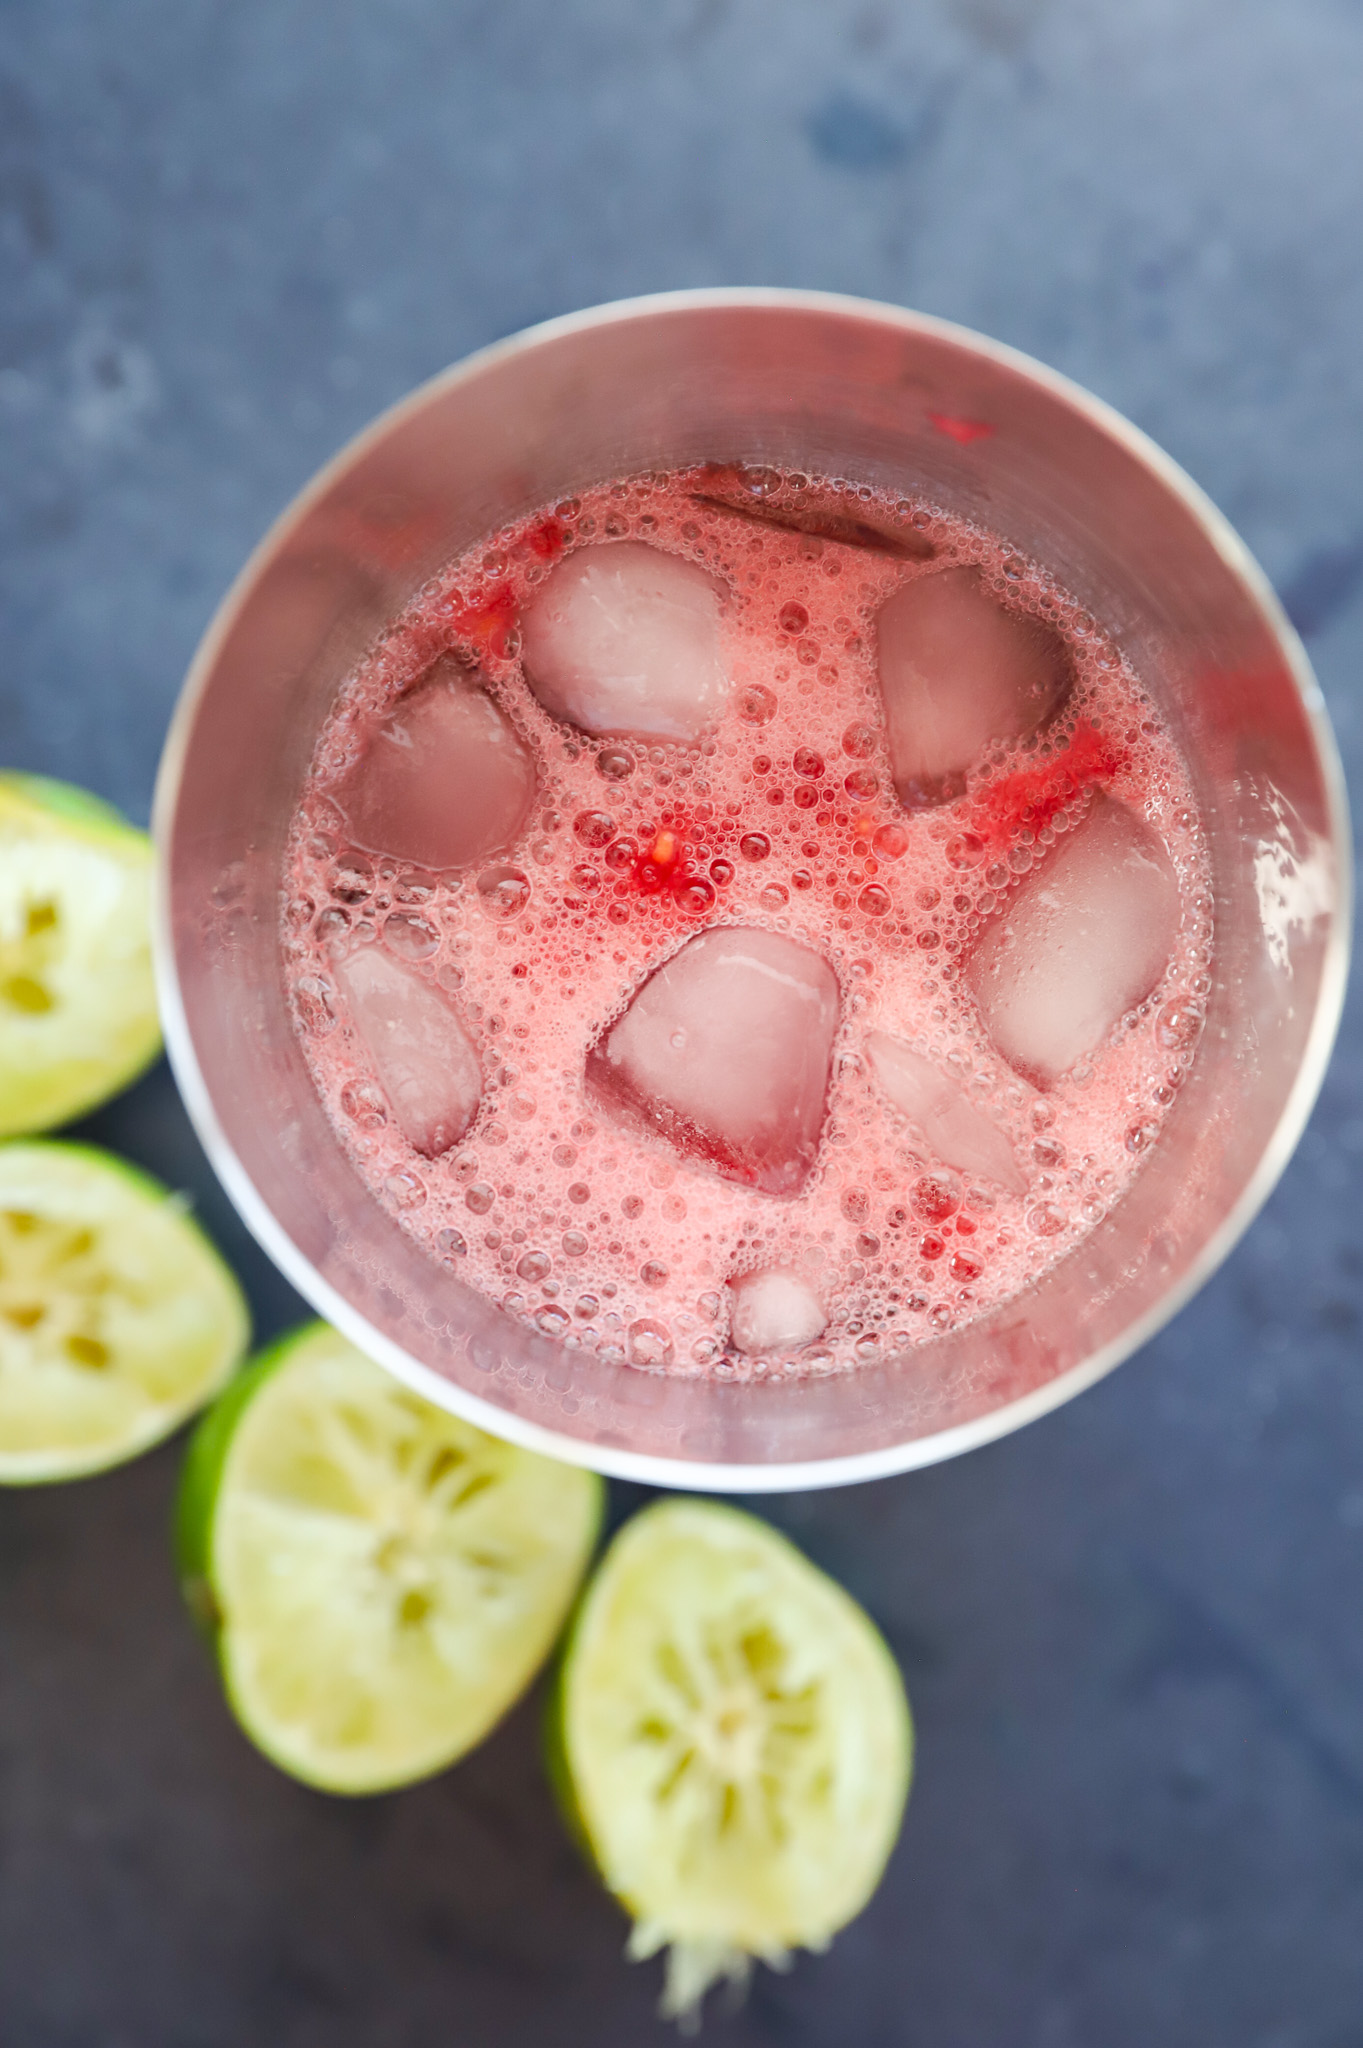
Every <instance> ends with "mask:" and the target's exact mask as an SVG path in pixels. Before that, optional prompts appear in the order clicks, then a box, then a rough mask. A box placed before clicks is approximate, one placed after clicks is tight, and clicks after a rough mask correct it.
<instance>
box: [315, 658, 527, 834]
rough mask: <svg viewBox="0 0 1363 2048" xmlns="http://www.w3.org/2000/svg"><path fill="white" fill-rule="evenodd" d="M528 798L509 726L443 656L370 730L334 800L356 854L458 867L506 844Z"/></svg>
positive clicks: (517, 742)
mask: <svg viewBox="0 0 1363 2048" xmlns="http://www.w3.org/2000/svg"><path fill="white" fill-rule="evenodd" d="M534 794H535V770H534V765H533V763H532V762H531V759H530V756H529V754H528V753H527V751H526V749H525V747H524V745H523V744H522V741H521V739H520V736H519V735H518V733H517V732H516V730H515V727H514V726H512V725H511V724H510V722H509V721H508V720H507V719H506V718H505V717H503V715H502V713H501V711H500V710H499V709H498V708H497V706H496V705H495V704H494V703H493V701H492V699H491V698H490V697H489V696H488V695H487V693H486V691H484V690H481V689H480V688H479V687H478V685H477V682H476V681H475V680H474V679H473V678H472V677H470V676H469V675H467V674H466V673H465V672H464V671H463V670H462V669H460V668H459V667H458V665H457V664H456V663H455V662H454V661H452V660H449V659H447V658H445V659H442V660H440V661H438V662H437V663H436V665H435V667H434V668H433V669H432V670H431V672H430V674H429V675H428V676H427V677H426V678H425V680H424V681H423V682H421V683H420V684H418V686H417V688H416V689H415V690H413V691H412V692H411V693H410V694H409V695H408V696H406V697H404V698H402V699H401V701H400V702H399V703H398V704H397V705H396V707H395V708H394V711H393V714H392V716H391V717H390V718H389V719H387V721H386V722H385V723H384V724H383V725H381V726H380V727H379V729H378V731H377V732H376V733H375V735H374V737H373V739H372V740H371V741H370V743H369V745H368V747H366V749H365V751H364V753H363V755H362V756H361V758H360V760H359V761H358V762H357V764H356V765H355V767H354V768H352V769H351V771H350V773H349V774H348V775H347V777H346V779H345V781H344V783H343V784H342V785H341V787H340V788H339V789H338V790H337V792H336V801H337V803H338V804H339V805H340V807H341V809H342V811H343V812H344V814H345V817H346V822H347V825H348V827H349V831H350V837H351V840H352V841H353V843H354V844H355V845H356V846H360V847H364V848H365V849H366V850H367V851H368V852H370V853H386V854H391V855H392V857H393V858H394V859H395V860H403V861H411V862H412V863H413V865H414V866H416V867H423V868H463V867H469V866H471V865H472V864H473V863H474V862H475V861H481V860H483V859H485V858H486V856H487V855H488V854H490V853H496V852H498V851H499V850H500V849H501V848H503V847H506V846H509V845H510V844H511V842H512V841H513V840H514V839H515V837H516V835H517V833H518V832H519V831H520V829H521V826H522V825H523V824H524V823H525V815H526V812H527V811H528V810H529V808H530V804H531V800H532V799H533V797H534Z"/></svg>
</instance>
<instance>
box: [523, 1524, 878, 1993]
mask: <svg viewBox="0 0 1363 2048" xmlns="http://www.w3.org/2000/svg"><path fill="white" fill-rule="evenodd" d="M912 1744H913V1730H912V1724H911V1721H910V1717H909V1704H908V1701H907V1699H906V1698H905V1695H904V1688H903V1685H902V1683H901V1681H900V1677H899V1672H898V1670H897V1668H896V1666H895V1663H894V1660H893V1659H892V1657H891V1656H890V1653H889V1651H888V1649H887V1648H886V1646H885V1643H884V1641H883V1640H882V1638H881V1636H880V1635H879V1633H878V1632H877V1630H876V1628H875V1627H874V1625H873V1624H872V1622H871V1621H870V1620H869V1618H868V1617H867V1615H866V1614H865V1613H864V1612H863V1611H862V1609H861V1608H860V1607H858V1606H857V1604H856V1602H855V1601H854V1600H852V1599H851V1598H850V1597H849V1596H848V1595H847V1594H846V1593H844V1592H843V1591H842V1589H841V1588H840V1587H838V1586H836V1585H834V1584H833V1582H832V1580H831V1579H828V1578H826V1577H825V1576H824V1574H823V1573H822V1572H820V1571H816V1570H815V1568H814V1566H813V1565H811V1564H810V1563H809V1562H808V1561H807V1560H806V1559H805V1558H804V1557H802V1556H801V1555H800V1553H799V1551H797V1550H796V1549H795V1548H794V1547H793V1545H791V1544H790V1543H788V1542H787V1541H786V1540H785V1538H784V1537H783V1536H779V1535H778V1534H777V1533H776V1531H775V1530H774V1529H772V1528H770V1527H768V1525H767V1524H766V1523H764V1522H759V1521H757V1520H755V1519H754V1518H753V1517H752V1516H751V1515H746V1514H742V1513H740V1512H738V1511H737V1510H736V1509H734V1508H727V1507H719V1506H716V1505H715V1504H714V1503H712V1502H707V1501H692V1500H668V1501H663V1502H661V1503H660V1504H659V1505H658V1506H656V1507H652V1508H648V1509H645V1511H644V1512H643V1513H642V1514H639V1515H636V1516H635V1517H634V1519H633V1521H631V1522H628V1523H626V1525H625V1527H624V1529H623V1530H622V1531H621V1533H620V1535H619V1536H617V1537H616V1539H615V1541H614V1543H613V1544H612V1546H611V1548H610V1549H609V1551H608V1552H607V1553H606V1556H605V1559H604V1561H603V1562H602V1564H601V1567H600V1569H599V1570H598V1572H597V1573H596V1576H595V1577H594V1578H593V1580H592V1583H591V1585H590V1586H589V1588H588V1590H587V1593H586V1596H585V1598H584V1600H583V1603H582V1606H581V1609H580V1611H579V1614H578V1617H577V1620H576V1622H575V1623H574V1626H573V1629H572V1633H571V1635H570V1637H569V1640H568V1644H567V1647H566V1649H565V1652H564V1657H563V1662H562V1666H561V1670H560V1677H559V1686H558V1691H557V1694H556V1697H555V1701H554V1703H553V1707H552V1709H551V1718H550V1759H551V1767H552V1768H553V1769H554V1773H555V1776H556V1778H557V1779H558V1783H559V1788H560V1791H561V1793H562V1794H563V1796H564V1798H565V1802H566V1804H567V1806H568V1810H569V1815H570V1819H572V1820H573V1822H574V1823H575V1825H576V1826H577V1827H578V1829H579V1830H580V1832H581V1833H582V1834H584V1835H585V1837H586V1840H587V1843H588V1846H589V1847H590V1849H591V1852H592V1855H593V1856H594V1858H595V1860H596V1863H597V1866H598V1868H599V1869H600V1871H601V1874H602V1876H603V1877H604V1879H605V1881H606V1884H607V1885H608V1886H609V1887H610V1889H611V1891H612V1892H614V1893H615V1895H616V1897H617V1898H618V1899H619V1900H620V1902H621V1904H622V1905H623V1906H624V1907H625V1909H626V1911H627V1912H628V1913H629V1914H630V1915H631V1916H632V1918H633V1920H634V1923H635V1924H634V1931H633V1934H632V1936H631V1939H630V1945H629V1952H630V1954H631V1955H633V1956H636V1957H638V1956H648V1955H652V1954H654V1953H655V1952H656V1951H657V1950H658V1949H661V1948H663V1947H666V1948H667V1949H668V1951H669V1954H668V1967H667V1980H666V1987H665V1990H664V1994H663V2004H662V2010H663V2012H664V2014H665V2015H667V2016H669V2017H680V2018H681V2019H682V2020H683V2021H689V2020H694V2019H695V2017H696V2015H697V2013H698V2011H699V2006H700V2001H701V1999H702V1998H703V1996H704V1994H705V1991H706V1989H707V1988H708V1986H709V1985H710V1984H712V1983H714V1982H716V1981H717V1980H718V1979H720V1978H721V1977H726V1976H727V1977H731V1978H736V1979H740V1980H741V1979H742V1978H743V1977H744V1976H746V1974H747V1971H748V1969H749V1968H750V1966H751V1962H752V1959H753V1958H754V1957H760V1958H761V1959H762V1960H764V1961H766V1962H769V1963H772V1964H774V1965H777V1966H779V1965H780V1964H781V1963H782V1962H783V1961H784V1960H785V1959H786V1957H787V1955H788V1953H789V1951H790V1950H791V1949H793V1948H796V1947H804V1948H815V1949H817V1948H823V1947H825V1946H826V1945H827V1943H828V1942H829V1940H830V1939H831V1937H832V1936H833V1935H834V1934H836V1933H837V1931H838V1929H839V1928H840V1927H843V1926H845V1924H846V1923H847V1921H849V1920H850V1919H852V1917H853V1915H854V1914H856V1913H858V1912H860V1910H861V1908H862V1907H863V1906H864V1905H865V1904H866V1901H867V1900H868V1899H869V1898H870V1896H871V1893H872V1892H873V1891H874V1889H875V1887H876V1885H877V1883H878V1882H879V1879H880V1876H881V1873H882V1871H883V1870H884V1867H885V1863H886V1859H887V1858H888V1856H889V1854H890V1851H891V1849H892V1848H893V1846H894V1843H895V1839H896V1837H897V1835H898V1833H899V1826H900V1821H901V1818H902V1815H903V1810H904V1801H905V1798H906V1796H907V1793H908V1787H909V1776H910V1770H911V1762H912Z"/></svg>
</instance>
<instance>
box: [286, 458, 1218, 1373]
mask: <svg viewBox="0 0 1363 2048" xmlns="http://www.w3.org/2000/svg"><path fill="white" fill-rule="evenodd" d="M1210 910H1211V906H1210V896H1209V893H1208V889H1207V884H1206V862H1205V855H1204V851H1203V847H1202V843H1201V838H1200V832H1199V826H1198V821H1197V814H1196V809H1195V805H1194V801H1193V798H1192V794H1191V789H1190V785H1189V779H1188V775H1187V771H1186V769H1185V767H1184V764H1183V762H1182V760H1181V759H1180V757H1179V754H1178V752H1177V750H1176V748H1175V747H1174V745H1173V742H1172V740H1171V739H1170V737H1169V735H1168V733H1167V731H1166V730H1165V728H1164V726H1163V725H1162V723H1161V721H1160V720H1159V718H1158V716H1157V714H1156V712H1155V710H1154V709H1153V707H1152V705H1151V703H1150V701H1149V699H1148V697H1147V696H1146V695H1145V694H1144V692H1143V691H1142V690H1141V688H1140V687H1139V685H1138V684H1137V683H1136V681H1135V679H1134V677H1133V676H1132V675H1131V673H1130V672H1129V670H1128V669H1127V668H1126V667H1125V666H1124V664H1123V663H1122V661H1121V659H1120V658H1119V656H1118V654H1117V652H1116V650H1115V649H1114V647H1113V646H1112V644H1111V642H1110V641H1109V640H1108V639H1107V638H1106V637H1105V636H1104V635H1103V634H1101V633H1100V632H1099V631H1098V629H1097V628H1096V626H1095V625H1094V622H1093V621H1092V620H1091V619H1090V618H1088V617H1087V616H1086V615H1085V614H1084V613H1083V612H1082V611H1081V610H1080V608H1079V607H1078V606H1077V605H1075V604H1074V603H1073V602H1072V600H1070V599H1069V598H1068V597H1067V596H1066V595H1065V593H1064V592H1062V591H1060V590H1058V589H1057V588H1056V587H1055V586H1054V585H1053V584H1052V582H1051V581H1050V580H1049V579H1048V577H1047V576H1046V574H1045V572H1044V571H1043V570H1042V569H1040V568H1038V567H1037V566H1036V565H1034V564H1031V563H1027V562H1024V561H1022V560H1020V559H1019V558H1017V557H1016V556H1015V555H1013V554H1012V553H1011V552H1010V551H1009V550H1008V549H1007V548H1005V547H1004V546H1003V545H1002V544H1001V543H999V542H998V541H996V540H994V539H993V538H991V537H990V536H989V535H988V534H986V533H983V532H981V531H979V530H978V529H974V528H972V527H969V526H967V525H966V524H964V523H963V522H961V521H959V520H954V519H949V518H946V517H943V516H941V515H939V514H937V513H936V512H934V511H932V510H931V509H928V508H921V507H917V506H910V505H907V504H903V503H895V502H893V501H890V500H879V499H877V498H875V497H873V496H872V495H871V494H870V493H869V492H866V491H864V490H862V491H858V490H856V489H854V488H852V487H850V486H843V485H838V484H832V483H817V482H816V483H811V482H809V481H807V480H806V479H804V478H799V477H790V476H781V475H778V474H777V473H776V472H772V471H751V470H749V471H746V472H743V471H738V470H733V469H727V470H726V469H717V468H713V467H710V468H706V469H701V470H693V471H689V472H686V473H682V474H678V475H672V476H667V477H659V476H650V477H642V478H632V479H627V480H624V481H622V482H618V483H614V484H611V485H609V486H605V487H602V488H600V489H598V490H596V491H593V492H590V493H584V495H583V497H582V498H581V500H580V501H578V500H569V501H566V502H565V503H564V504H562V505H559V506H558V507H556V508H555V509H554V510H553V511H552V512H546V513H543V514H541V515H538V516H536V517H535V518H532V519H530V520H527V521H525V522H523V523H522V524H521V525H520V526H518V527H516V528H514V529H508V530H507V531H505V532H503V533H500V534H498V535H496V536H494V537H493V538H492V539H491V540H490V541H488V542H486V543H484V544H483V545H481V546H480V547H479V548H477V549H475V550H473V551H471V552H470V553H469V554H468V555H466V556H464V557H463V558H461V559H460V560H459V561H457V562H455V563H454V564H453V565H452V566H451V567H450V568H449V570H448V571H447V572H445V573H444V574H443V575H442V576H440V577H439V578H438V579H437V580H436V581H435V582H434V583H433V584H432V585H430V586H429V587H428V588H427V589H426V590H425V591H424V592H423V593H422V594H421V596H420V597H419V599H418V600H417V601H416V602H415V603H414V604H413V605H412V606H411V607H410V608H409V610H408V611H407V612H406V613H405V614H404V615H403V616H402V617H401V618H400V619H399V620H398V621H397V622H396V623H395V624H394V626H393V627H392V628H391V629H390V631H389V632H388V634H387V635H386V636H385V638H384V640H383V642H382V643H381V644H380V645H379V646H378V647H377V648H376V649H375V650H374V651H373V653H372V654H371V656H370V657H369V658H368V660H367V661H366V662H365V663H364V664H363V665H362V667H361V669H360V670H359V672H358V673H357V674H356V676H355V677H354V679H353V681H352V683H351V685H350V686H349V688H348V689H347V690H346V691H345V692H343V694H342V697H341V700H340V702H339V703H338V706H337V708H336V710H335V712H334V713H333V715H332V717H331V720H330V721H329V723H328V725H327V727H326V728H325V730H324V732H323V735H322V738H321V741H320V743H319V746H318V750H317V754H316V758H315V761H314V766H313V772H312V776H311V779H310V782H309V785H308V788H307V791H306V793H305V796H304V800H303V802H302V805H301V806H300V810H299V815H298V819H297V821H296V825H295V829H294V832H293V836H292V841H291V851H290V857H289V867H288V878H287V883H286V904H285V919H284V934H285V936H284V943H285V948H286V953H287V958H288V963H289V972H290V978H291V985H292V988H293V993H294V1003H295V1014H296V1017H297V1022H298V1026H299V1030H300V1035H301V1037H302V1041H303V1044H304V1047H305V1050H306V1053H307V1057H308V1060H309V1063H310V1066H311V1070H312V1073H313V1076H314V1079H315V1081H316V1084H317V1087H318V1090H319V1093H320V1095H321V1097H322V1100H323V1102H324V1103H325V1105H326V1107H327V1109H328V1112H329V1114H330V1115H331V1117H332V1119H333V1121H334V1122H335V1125H336V1127H337V1129H338V1131H340V1133H341V1134H342V1136H343V1138H344V1140H345V1143H346V1145H347V1147H348V1149H349V1151H350V1153H351V1155H352V1157H353V1159H354V1161H355V1164H356V1167H357V1169H358V1171H359V1172H360V1173H361V1174H362V1176H363V1177H364V1179H365V1181H366V1182H367V1184H368V1185H369V1186H370V1188H371V1189H372V1191H373V1192H374V1194H375V1196H376V1198H377V1199H378V1200H379V1201H380V1202H381V1203H382V1204H383V1205H384V1206H385V1207H386V1208H388V1209H389V1210H390V1211H391V1212H392V1213H393V1214H394V1215H396V1216H397V1217H398V1218H399V1220H400V1221H401V1222H402V1224H403V1225H404V1226H405V1228H406V1229H408V1230H409V1231H410V1232H411V1233H412V1234H413V1236H414V1237H416V1238H417V1239H418V1241H419V1242H421V1243H422V1244H423V1245H424V1246H425V1247H426V1248H427V1249H428V1250H429V1252H430V1255H431V1259H432V1284H433V1286H435V1287H438V1286H439V1284H440V1274H441V1272H442V1271H443V1270H444V1269H446V1268H450V1269H452V1270H454V1271H456V1272H457V1273H458V1274H459V1275H460V1277H461V1278H463V1279H465V1280H466V1281H468V1282H470V1283H471V1284H472V1285H474V1286H476V1287H478V1288H480V1289H481V1290H482V1291H483V1292H484V1293H485V1294H487V1295H488V1296H490V1297H491V1298H492V1299H493V1300H494V1301H496V1302H498V1303H500V1304H501V1305H502V1306H503V1307H504V1308H505V1309H506V1310H507V1311H508V1312H509V1313H510V1314H512V1315H514V1316H516V1317H519V1318H522V1319H524V1320H526V1321H528V1322H530V1323H531V1324H532V1325H533V1326H535V1327H536V1328H538V1329H539V1330H541V1331H545V1332H548V1333H550V1334H553V1335H557V1336H560V1337H561V1338H562V1339H563V1341H564V1343H565V1344H567V1345H570V1346H574V1345H576V1346H585V1347H591V1348H593V1349H595V1350H597V1351H601V1352H604V1353H606V1354H607V1355H610V1356H615V1357H619V1358H626V1359H629V1360H630V1361H631V1362H633V1363H634V1364H636V1365H640V1366H644V1367H651V1368H655V1369H656V1368H660V1367H665V1368H666V1369H668V1370H670V1371H676V1372H686V1373H713V1374H717V1375H720V1376H723V1377H730V1378H733V1377H739V1376H745V1375H755V1376H756V1375H762V1374H765V1373H770V1372H781V1373H792V1372H793V1373H797V1374H798V1373H800V1372H814V1371H823V1372H826V1371H828V1370H831V1369H839V1368H846V1367H850V1366H852V1365H855V1364H856V1363H858V1362H859V1361H862V1360H866V1359H873V1358H876V1357H880V1356H886V1355H890V1354H892V1353H894V1352H897V1351H901V1350H903V1349H905V1348H907V1347H910V1346H914V1345H918V1344H926V1343H927V1342H928V1341H929V1340H931V1339H932V1338H933V1337H935V1336H936V1335H938V1334H939V1333H940V1332H941V1331H943V1330H946V1329H949V1328H951V1327H953V1326H957V1325H960V1324H963V1323H965V1322H968V1321H970V1320H972V1319H973V1318H974V1317H976V1316H978V1315H980V1314H982V1313H984V1312H985V1311H986V1310H988V1309H990V1308H992V1307H994V1306H995V1305H997V1304H998V1303H999V1302H1000V1301H1001V1300H1003V1299H1005V1298H1006V1297H1008V1296H1010V1295H1013V1294H1016V1293H1018V1292H1019V1291H1020V1290H1022V1289H1024V1288H1026V1287H1027V1286H1028V1285H1029V1284H1030V1283H1031V1282H1033V1281H1034V1280H1035V1279H1036V1277H1037V1275H1038V1274H1039V1273H1040V1272H1041V1271H1042V1270H1043V1269H1044V1268H1045V1267H1047V1266H1049V1265H1051V1264H1052V1263H1053V1262H1054V1261H1055V1260H1057V1259H1058V1258H1060V1257H1063V1256H1065V1255H1066V1254H1068V1253H1070V1252H1072V1251H1073V1250H1074V1248H1075V1246H1076V1245H1077V1244H1078V1243H1079V1242H1080V1241H1081V1240H1082V1238H1083V1236H1084V1235H1085V1234H1086V1232H1087V1231H1088V1230H1090V1229H1091V1228H1092V1227H1093V1225H1094V1224H1095V1223H1097V1222H1098V1221H1099V1219H1100V1218H1101V1217H1102V1216H1103V1215H1104V1214H1106V1212H1107V1211H1108V1210H1109V1209H1110V1208H1111V1207H1112V1205H1113V1204H1114V1203H1115V1202H1116V1201H1117V1200H1118V1199H1119V1198H1120V1197H1121V1195H1122V1193H1123V1192H1124V1190H1125V1188H1126V1187H1127V1186H1128V1184H1129V1182H1130V1181H1131V1179H1132V1177H1133V1176H1134V1175H1135V1174H1136V1173H1137V1172H1138V1171H1139V1170H1140V1167H1141V1163H1142V1159H1143V1157H1144V1155H1145V1154H1146V1153H1148V1151H1149V1149H1150V1147H1151V1146H1152V1145H1153V1144H1154V1143H1155V1142H1156V1141H1157V1140H1158V1137H1159V1133H1160V1127H1161V1123H1162V1120H1163V1118H1164V1115H1165V1112H1166V1110H1167V1108H1168V1105H1169V1104H1170V1103H1171V1102H1172V1100H1173V1098H1174V1095H1175V1092H1176V1091H1177V1089H1178V1087H1179V1085H1180V1084H1181V1082H1182V1080H1183V1079H1184V1077H1185V1075H1186V1073H1187V1070H1188V1068H1189V1066H1190V1065H1191V1062H1192V1059H1193V1056H1194V1052H1195V1048H1196V1042H1197V1037H1198V1033H1199V1030H1200V1025H1201V1012H1202V1005H1203V1001H1204V998H1205V995H1206V992H1207V990H1208V988H1209V986H1210V982H1209V977H1208V973H1207V968H1208V960H1209V955H1210V945H1211V927H1210ZM926 1364H927V1361H926V1360H925V1367H926Z"/></svg>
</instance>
